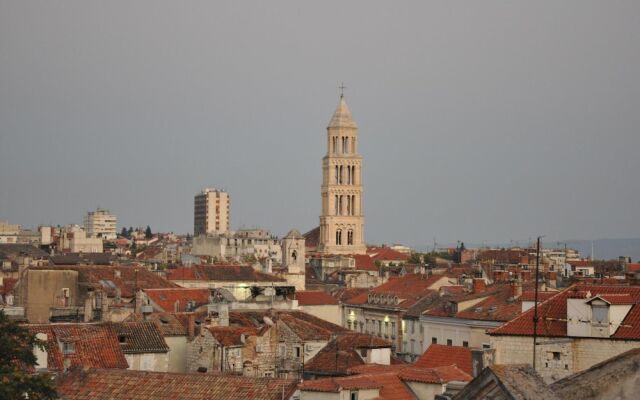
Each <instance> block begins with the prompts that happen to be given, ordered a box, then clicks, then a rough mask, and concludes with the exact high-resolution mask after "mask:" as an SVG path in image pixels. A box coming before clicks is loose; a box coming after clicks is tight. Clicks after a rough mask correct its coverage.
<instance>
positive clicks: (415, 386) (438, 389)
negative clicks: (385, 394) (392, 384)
mask: <svg viewBox="0 0 640 400" xmlns="http://www.w3.org/2000/svg"><path fill="white" fill-rule="evenodd" d="M405 384H406V385H407V386H409V388H410V389H411V391H412V392H413V393H415V395H416V397H417V398H418V399H425V400H426V399H429V400H432V399H433V398H434V397H435V396H436V395H437V394H442V393H444V391H445V389H446V388H447V385H443V384H430V383H422V382H405Z"/></svg>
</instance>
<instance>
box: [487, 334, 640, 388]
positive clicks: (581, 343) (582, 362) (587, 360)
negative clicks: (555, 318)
mask: <svg viewBox="0 0 640 400" xmlns="http://www.w3.org/2000/svg"><path fill="white" fill-rule="evenodd" d="M538 343H539V344H538V346H537V348H536V371H538V373H539V374H540V376H542V378H543V379H544V380H545V381H546V382H548V383H550V382H555V381H557V380H559V379H562V378H564V377H566V376H569V375H571V374H574V373H576V372H580V371H583V370H585V369H587V368H590V367H591V366H593V365H595V364H597V363H599V362H602V361H605V360H607V359H609V358H611V357H614V356H616V355H618V354H620V353H623V352H625V351H627V350H630V349H633V348H637V347H640V342H639V341H628V340H610V339H599V338H544V337H541V338H539V339H538ZM491 347H492V348H494V349H495V351H496V353H495V363H496V364H522V363H525V364H532V362H533V359H532V357H533V338H532V337H530V336H492V337H491Z"/></svg>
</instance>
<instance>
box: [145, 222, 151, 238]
mask: <svg viewBox="0 0 640 400" xmlns="http://www.w3.org/2000/svg"><path fill="white" fill-rule="evenodd" d="M144 237H145V238H147V239H151V238H152V237H153V233H152V232H151V227H150V226H149V225H147V229H145V230H144Z"/></svg>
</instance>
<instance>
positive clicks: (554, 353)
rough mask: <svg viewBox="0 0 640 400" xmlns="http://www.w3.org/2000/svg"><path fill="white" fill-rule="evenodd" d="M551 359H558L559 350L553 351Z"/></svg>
mask: <svg viewBox="0 0 640 400" xmlns="http://www.w3.org/2000/svg"><path fill="white" fill-rule="evenodd" d="M553 359H554V360H556V361H560V352H559V351H554V352H553Z"/></svg>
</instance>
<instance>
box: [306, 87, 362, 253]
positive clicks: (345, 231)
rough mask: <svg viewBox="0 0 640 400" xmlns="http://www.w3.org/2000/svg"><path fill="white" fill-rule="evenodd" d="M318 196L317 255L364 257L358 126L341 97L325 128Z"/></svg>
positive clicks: (342, 96)
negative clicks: (325, 143)
mask: <svg viewBox="0 0 640 400" xmlns="http://www.w3.org/2000/svg"><path fill="white" fill-rule="evenodd" d="M321 193H322V214H321V215H320V239H319V245H318V251H319V252H320V253H321V254H366V250H367V249H366V246H365V244H364V215H363V214H362V204H363V202H362V156H360V155H359V154H358V126H357V125H356V123H355V121H354V120H353V117H352V116H351V112H350V111H349V108H348V107H347V103H346V101H345V99H344V95H343V94H341V95H340V101H339V102H338V107H337V108H336V111H335V112H334V113H333V117H332V118H331V121H329V126H328V127H327V155H326V156H324V158H323V159H322V187H321Z"/></svg>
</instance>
